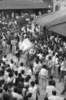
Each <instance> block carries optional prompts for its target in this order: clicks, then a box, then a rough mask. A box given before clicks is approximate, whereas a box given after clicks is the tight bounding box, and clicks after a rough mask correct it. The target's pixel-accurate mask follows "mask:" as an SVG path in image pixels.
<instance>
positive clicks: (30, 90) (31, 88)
mask: <svg viewBox="0 0 66 100" xmlns="http://www.w3.org/2000/svg"><path fill="white" fill-rule="evenodd" d="M28 92H30V93H32V98H33V100H36V92H37V87H36V86H34V87H29V90H28Z"/></svg>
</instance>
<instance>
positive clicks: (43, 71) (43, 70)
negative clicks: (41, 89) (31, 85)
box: [39, 68, 48, 77]
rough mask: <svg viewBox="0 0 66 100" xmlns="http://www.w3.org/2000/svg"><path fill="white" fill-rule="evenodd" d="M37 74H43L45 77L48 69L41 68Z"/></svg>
mask: <svg viewBox="0 0 66 100" xmlns="http://www.w3.org/2000/svg"><path fill="white" fill-rule="evenodd" d="M39 75H40V76H43V77H44V76H45V77H47V76H48V71H47V70H46V69H44V68H42V69H41V70H40V72H39Z"/></svg>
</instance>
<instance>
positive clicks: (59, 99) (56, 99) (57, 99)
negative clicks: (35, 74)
mask: <svg viewBox="0 0 66 100" xmlns="http://www.w3.org/2000/svg"><path fill="white" fill-rule="evenodd" d="M52 94H53V95H52V96H50V97H48V100H64V98H63V97H61V96H57V95H56V94H57V93H56V91H55V90H54V91H52Z"/></svg>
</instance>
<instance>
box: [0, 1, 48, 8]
mask: <svg viewBox="0 0 66 100" xmlns="http://www.w3.org/2000/svg"><path fill="white" fill-rule="evenodd" d="M38 8H39V9H44V8H48V4H46V3H45V2H41V1H40V2H39V1H36V2H35V1H32V0H0V9H38Z"/></svg>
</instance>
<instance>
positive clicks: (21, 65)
mask: <svg viewBox="0 0 66 100" xmlns="http://www.w3.org/2000/svg"><path fill="white" fill-rule="evenodd" d="M22 70H24V71H25V66H24V64H23V62H21V63H20V66H19V67H18V73H21V71H22Z"/></svg>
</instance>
